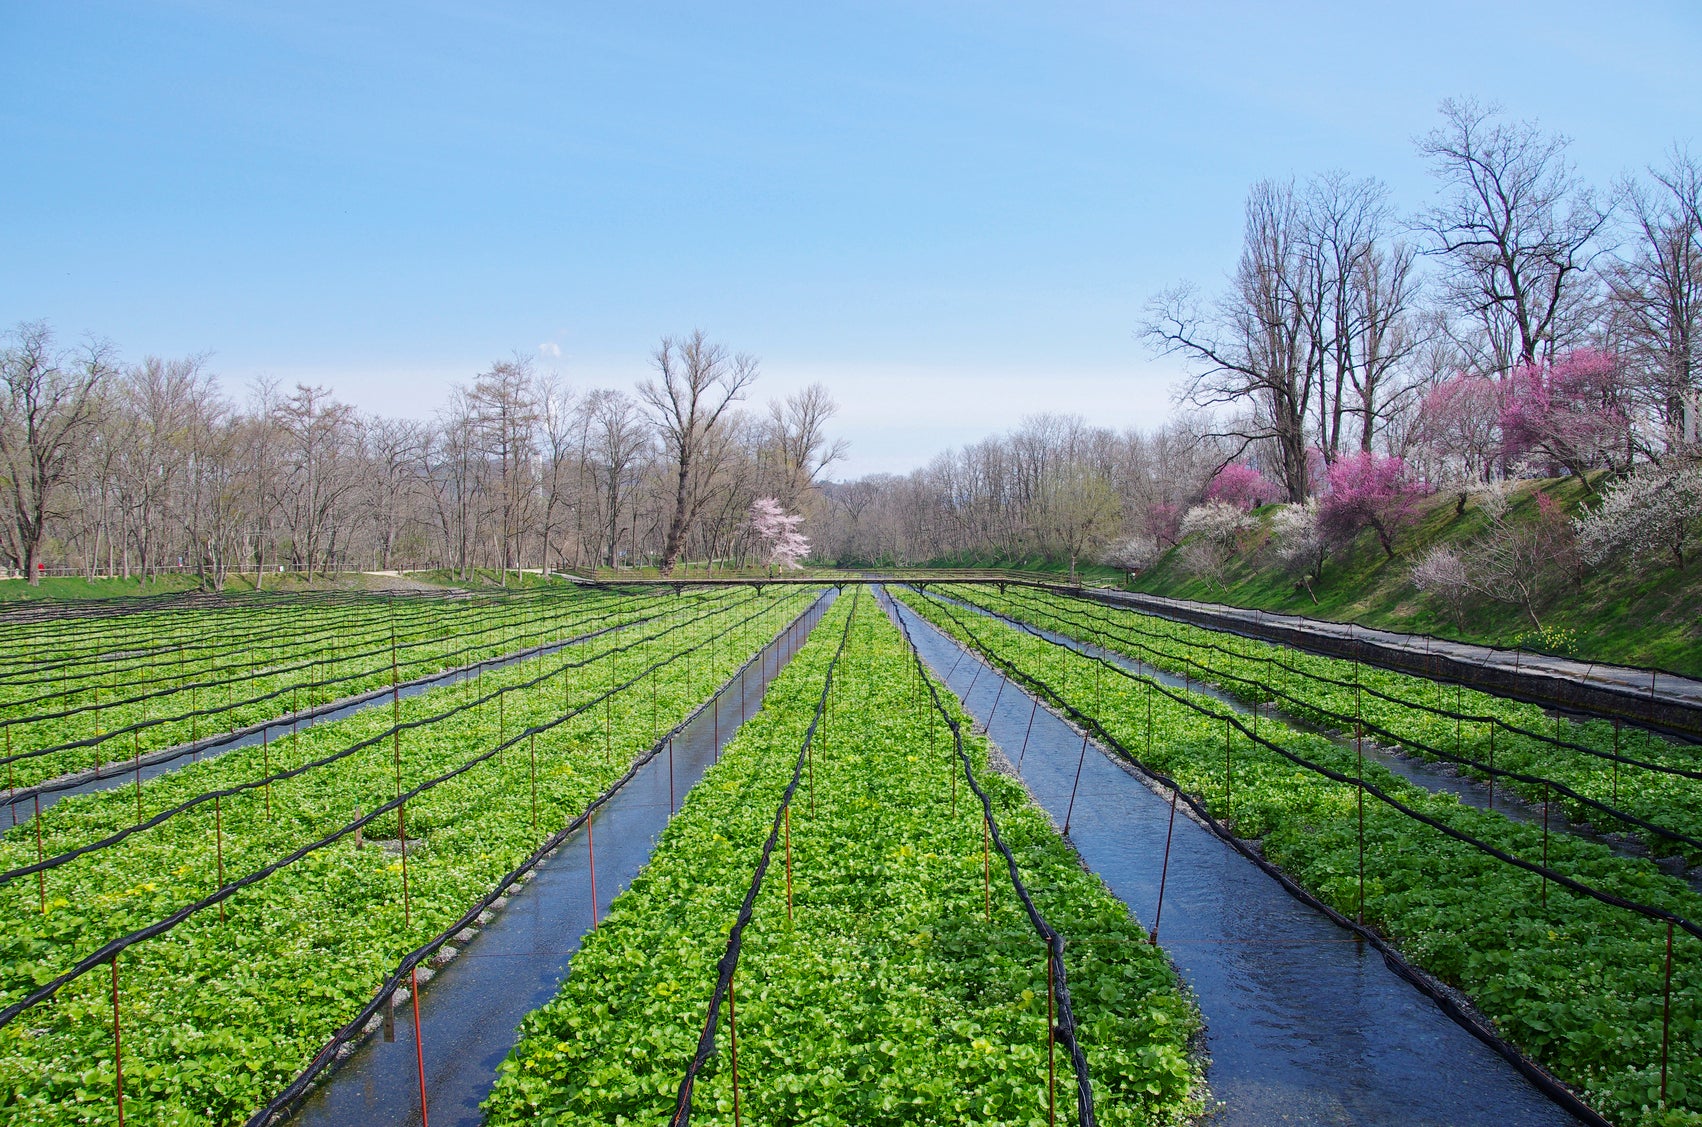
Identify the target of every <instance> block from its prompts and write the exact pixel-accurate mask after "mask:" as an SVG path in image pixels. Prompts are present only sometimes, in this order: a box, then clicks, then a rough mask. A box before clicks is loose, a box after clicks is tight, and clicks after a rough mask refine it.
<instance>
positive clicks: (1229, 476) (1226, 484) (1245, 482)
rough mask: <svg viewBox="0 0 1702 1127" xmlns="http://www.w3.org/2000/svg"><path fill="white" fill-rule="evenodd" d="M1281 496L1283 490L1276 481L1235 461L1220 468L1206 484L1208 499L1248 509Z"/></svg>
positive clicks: (1268, 502) (1266, 503) (1265, 503)
mask: <svg viewBox="0 0 1702 1127" xmlns="http://www.w3.org/2000/svg"><path fill="white" fill-rule="evenodd" d="M1280 496H1282V490H1281V489H1279V488H1278V487H1277V485H1276V483H1275V482H1273V481H1271V480H1270V479H1269V478H1267V477H1265V475H1264V474H1262V473H1260V472H1259V471H1258V470H1256V469H1254V468H1253V467H1251V466H1243V465H1240V464H1238V463H1235V462H1231V463H1230V464H1229V465H1227V466H1224V467H1223V468H1222V469H1220V470H1218V471H1217V474H1216V475H1215V476H1214V477H1213V478H1212V479H1211V484H1210V485H1208V486H1206V500H1208V501H1223V502H1225V503H1227V504H1231V505H1235V506H1237V507H1239V508H1242V509H1247V510H1252V509H1256V508H1258V507H1259V506H1260V505H1268V504H1270V503H1271V502H1272V501H1275V500H1276V499H1277V498H1278V497H1280Z"/></svg>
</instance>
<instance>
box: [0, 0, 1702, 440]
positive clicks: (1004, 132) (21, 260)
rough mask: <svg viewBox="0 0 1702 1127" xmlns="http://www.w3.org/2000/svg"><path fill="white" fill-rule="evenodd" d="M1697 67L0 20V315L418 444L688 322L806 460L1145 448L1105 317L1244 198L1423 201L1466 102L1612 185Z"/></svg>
mask: <svg viewBox="0 0 1702 1127" xmlns="http://www.w3.org/2000/svg"><path fill="white" fill-rule="evenodd" d="M1699 48H1702V5H1697V4H1694V3H1680V2H1670V3H1658V2H1654V3H1639V4H1635V5H1627V6H1625V7H1624V8H1622V9H1612V8H1610V6H1608V5H1603V4H1599V3H1593V4H1583V3H1570V2H1545V3H1540V4H1536V3H1504V4H1484V3H1481V2H1458V3H1456V2H1453V0H1448V2H1440V3H1427V4H1424V5H1411V4H1403V5H1398V6H1397V5H1375V4H1366V3H1363V0H1361V2H1359V3H1329V4H1326V3H1284V4H1281V5H1278V4H1271V3H1198V4H1176V3H1167V4H1148V3H1126V4H1091V3H1044V4H1043V3H1035V4H1028V5H1009V4H994V3H953V2H937V3H909V4H898V3H890V4H888V3H858V4H838V5H825V4H797V3H786V4H778V3H777V4H739V3H732V2H727V3H719V4H702V3H696V4H659V3H623V4H568V3H549V4H542V3H541V4H504V5H495V4H489V5H484V4H480V5H475V4H470V3H466V4H430V3H408V4H397V5H387V6H381V5H359V4H352V3H332V4H316V3H292V4H283V5H269V6H265V7H262V6H260V5H250V4H234V3H232V4H223V3H221V4H212V3H208V4H193V3H178V4H163V3H162V4H144V3H122V4H93V3H88V4H85V3H39V4H35V3H23V4H21V3H17V2H15V0H0V74H4V75H5V79H4V81H3V84H0V145H3V150H0V151H4V152H5V153H6V154H7V166H8V167H7V169H6V172H5V174H4V175H0V259H3V261H4V266H3V267H0V323H6V324H10V323H15V322H17V321H21V320H34V319H39V318H44V319H47V320H48V321H50V322H51V323H52V324H53V325H54V327H55V328H56V329H57V330H58V331H59V333H60V335H61V336H62V337H63V338H66V339H74V338H76V337H77V336H79V335H80V334H82V333H85V332H93V333H98V334H100V335H103V336H105V337H109V338H111V339H112V340H113V341H114V342H115V343H116V344H117V345H118V346H119V348H120V349H121V350H122V352H123V354H124V355H125V356H126V357H129V358H132V359H137V358H140V357H141V356H143V355H145V354H148V353H155V354H162V355H179V354H185V353H192V352H207V353H210V354H211V357H212V359H211V363H212V367H213V368H214V370H215V371H217V372H219V373H220V374H221V376H222V378H223V379H224V381H225V384H226V386H227V389H228V390H230V391H232V392H234V393H240V391H241V389H242V387H243V385H244V384H245V383H246V382H247V381H248V380H250V379H252V378H254V377H256V376H259V375H270V376H273V377H276V378H278V379H280V380H283V381H285V382H286V383H289V382H294V381H297V380H304V381H309V382H317V383H324V384H327V385H329V386H331V387H333V388H334V389H335V390H336V391H337V392H338V393H339V394H340V395H341V396H342V397H343V398H345V399H347V400H350V401H352V402H354V403H356V404H358V405H360V406H361V407H363V408H366V409H369V410H375V411H383V412H386V413H390V414H397V415H412V416H424V415H429V414H430V413H431V411H432V410H433V409H435V407H436V405H437V404H438V403H439V402H440V401H441V400H442V398H443V396H444V393H445V391H446V389H447V388H448V386H449V385H450V384H451V383H452V382H455V381H467V380H470V379H471V377H472V376H473V375H474V374H475V373H476V372H478V371H479V369H480V368H482V367H483V366H485V365H487V364H488V363H489V362H490V361H492V360H493V359H496V358H499V357H504V356H507V355H508V354H510V353H512V352H514V351H516V350H519V351H523V352H526V353H529V354H531V355H533V356H535V357H537V358H538V361H539V363H540V364H541V365H542V366H544V367H545V368H550V367H559V368H560V370H561V371H562V373H563V374H564V375H565V376H566V377H567V378H568V379H570V380H571V381H573V382H575V383H578V384H581V385H584V386H592V385H613V386H627V385H630V384H631V382H632V381H634V380H635V379H638V378H640V377H642V376H643V375H644V374H645V373H646V370H647V358H648V355H649V352H650V351H651V350H652V349H653V348H654V347H655V344H656V341H657V339H658V337H659V336H660V335H661V334H663V333H669V332H674V333H678V332H685V331H689V330H691V329H692V328H696V327H701V328H703V329H704V330H706V331H707V332H709V333H710V334H711V335H712V336H713V337H715V338H716V339H719V340H721V341H724V342H725V343H727V344H728V345H730V346H732V347H733V348H736V349H740V350H744V351H748V352H751V353H754V354H755V355H757V356H759V357H760V358H761V360H762V364H763V376H762V379H761V380H760V381H759V385H758V388H757V392H756V399H757V400H758V401H759V402H760V401H761V400H763V399H766V398H769V397H772V396H777V395H780V394H784V393H785V392H787V391H789V390H791V389H793V388H796V387H798V386H801V385H803V384H805V383H808V382H810V381H812V380H821V381H823V382H825V383H827V384H828V386H829V387H830V388H831V389H832V391H833V393H834V395H835V396H836V398H837V399H839V401H840V402H841V404H842V415H841V419H840V427H839V429H840V430H841V432H842V433H844V434H846V435H847V436H848V437H849V438H850V439H851V440H852V444H853V446H852V457H851V459H850V461H849V462H848V463H847V464H846V465H845V466H844V467H843V468H842V472H844V473H849V474H856V473H861V472H869V471H876V470H904V469H908V468H910V467H911V466H913V465H916V464H918V463H920V462H922V461H925V460H926V459H927V457H929V456H931V455H932V454H933V453H934V452H935V451H937V450H938V449H940V448H943V447H945V446H948V445H956V444H960V443H962V442H965V441H971V440H974V439H975V438H978V437H980V436H981V435H983V434H985V433H988V432H990V431H994V430H1000V429H1004V428H1005V427H1007V426H1010V425H1013V424H1014V423H1016V422H1017V421H1018V419H1019V418H1020V416H1021V415H1023V414H1025V413H1027V412H1030V411H1036V410H1044V409H1054V410H1064V411H1074V412H1079V413H1081V414H1084V415H1086V416H1088V417H1089V418H1090V419H1091V420H1093V421H1095V422H1100V423H1105V424H1108V425H1112V426H1119V427H1121V426H1142V427H1147V426H1152V425H1155V424H1156V423H1157V422H1159V421H1161V420H1162V419H1163V418H1164V416H1165V415H1166V413H1167V412H1168V411H1169V409H1170V400H1169V395H1170V389H1171V386H1172V384H1173V382H1174V380H1175V378H1176V376H1177V375H1178V374H1179V372H1178V369H1177V367H1176V366H1175V364H1174V362H1172V361H1168V360H1164V361H1158V360H1154V359H1153V358H1151V357H1150V356H1148V355H1147V353H1146V352H1145V350H1144V349H1143V347H1142V345H1141V344H1140V343H1139V342H1138V341H1137V340H1136V339H1135V335H1134V330H1135V327H1136V325H1137V324H1138V323H1139V320H1140V315H1141V306H1142V304H1143V303H1144V301H1145V300H1146V299H1147V297H1148V296H1149V295H1151V294H1152V293H1153V292H1154V291H1156V290H1158V289H1160V288H1162V287H1164V286H1166V285H1169V284H1171V283H1172V282H1174V281H1176V280H1179V279H1182V278H1192V279H1195V280H1197V281H1199V282H1200V283H1202V284H1203V285H1204V286H1206V287H1207V288H1212V287H1215V286H1216V285H1217V284H1219V282H1220V281H1221V280H1222V278H1223V277H1224V275H1225V273H1226V271H1228V270H1229V269H1230V268H1231V266H1232V265H1233V263H1234V258H1235V254H1236V251H1237V246H1238V242H1239V238H1240V211H1241V203H1242V200H1243V198H1244V196H1245V193H1246V190H1247V187H1248V185H1249V184H1250V183H1252V182H1253V181H1255V180H1257V179H1260V178H1262V177H1267V176H1277V177H1282V176H1290V175H1293V176H1299V177H1304V176H1306V175H1309V174H1311V173H1314V172H1318V171H1322V170H1325V169H1331V168H1341V169H1346V170H1348V171H1350V172H1353V173H1355V174H1371V175H1376V176H1379V177H1381V178H1382V179H1384V180H1385V181H1387V182H1388V184H1389V185H1390V187H1391V189H1392V191H1393V194H1394V197H1395V200H1396V202H1397V203H1398V204H1399V205H1400V206H1401V207H1402V208H1403V209H1407V210H1410V209H1413V208H1416V207H1418V206H1421V205H1422V204H1424V203H1425V202H1426V201H1427V199H1428V198H1429V193H1430V191H1431V184H1430V182H1429V180H1428V178H1427V177H1426V174H1425V170H1424V166H1423V164H1422V162H1421V161H1420V160H1419V159H1418V157H1417V156H1416V155H1415V153H1414V151H1413V146H1412V138H1413V137H1414V136H1415V135H1417V134H1420V133H1423V132H1425V131H1426V130H1428V129H1429V128H1431V126H1432V124H1433V123H1434V121H1435V118H1436V114H1435V110H1436V104H1437V102H1438V101H1440V100H1441V99H1442V98H1444V97H1448V96H1475V97H1479V98H1482V99H1488V100H1496V101H1500V102H1502V103H1503V104H1504V105H1505V106H1506V107H1507V108H1508V109H1509V110H1510V111H1511V112H1512V113H1514V114H1515V115H1517V116H1521V117H1534V118H1536V119H1538V120H1539V121H1540V122H1541V123H1542V124H1543V125H1544V126H1545V127H1547V128H1550V129H1553V130H1556V131H1559V132H1563V133H1566V134H1568V135H1569V136H1571V137H1572V138H1573V139H1574V145H1573V149H1572V154H1573V157H1574V159H1575V160H1576V161H1577V163H1578V165H1579V167H1580V169H1581V171H1582V172H1583V173H1584V174H1585V175H1586V176H1587V177H1589V178H1590V179H1592V180H1594V181H1596V182H1598V183H1603V184H1605V183H1606V182H1608V181H1609V180H1611V179H1612V178H1613V177H1614V176H1616V175H1618V174H1620V173H1622V172H1626V171H1629V170H1633V169H1636V168H1638V167H1640V166H1642V165H1644V164H1647V163H1650V162H1656V161H1659V160H1660V159H1661V157H1662V155H1663V153H1664V151H1665V150H1666V149H1667V148H1668V147H1669V146H1671V145H1672V144H1673V143H1674V142H1675V141H1676V142H1687V143H1689V144H1690V145H1691V146H1692V147H1693V148H1697V147H1702V136H1699V135H1698V134H1699V133H1702V127H1699V125H1698V123H1699V122H1702V78H1699V77H1698V67H1697V60H1698V58H1699V57H1702V51H1699ZM557 351H559V353H560V355H559V357H558V356H557V355H556V352H557Z"/></svg>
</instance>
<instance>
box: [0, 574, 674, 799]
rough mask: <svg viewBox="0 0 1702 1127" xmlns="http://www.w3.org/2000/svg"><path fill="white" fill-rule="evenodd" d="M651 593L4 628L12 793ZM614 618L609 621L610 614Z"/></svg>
mask: <svg viewBox="0 0 1702 1127" xmlns="http://www.w3.org/2000/svg"><path fill="white" fill-rule="evenodd" d="M653 602H654V600H651V599H637V598H633V597H631V596H620V595H617V594H612V593H597V594H592V595H580V596H576V597H571V598H569V597H564V595H563V594H562V593H561V592H560V591H552V590H548V589H544V590H534V591H530V592H522V593H517V594H513V595H503V596H468V597H462V598H445V597H435V596H434V597H411V598H380V597H374V596H357V597H353V598H345V599H335V600H328V599H303V600H297V601H289V602H272V601H268V602H264V603H262V604H260V605H258V606H256V607H253V608H249V607H246V606H241V605H239V606H236V607H225V606H219V605H215V606H193V607H189V608H180V609H176V610H172V609H162V610H157V611H151V612H147V613H139V614H134V615H110V616H105V617H101V618H91V619H80V618H74V619H69V620H59V619H55V620H49V621H44V622H40V623H35V624H31V625H29V626H22V627H20V626H15V625H14V626H9V627H8V628H7V630H6V631H5V632H4V639H5V640H4V642H3V643H0V763H4V765H5V776H4V778H3V779H0V783H3V785H4V786H5V787H6V788H7V790H8V791H9V792H15V791H16V790H17V788H27V787H30V786H31V785H33V784H39V783H42V782H43V781H45V780H52V779H57V778H61V777H64V776H67V775H71V774H73V773H76V772H81V771H89V770H97V771H98V770H100V769H101V768H102V767H103V766H106V765H114V764H120V763H123V762H126V761H129V762H134V761H135V760H136V759H139V758H141V757H143V756H146V755H147V754H148V753H150V752H155V751H157V750H159V749H161V748H168V747H174V746H177V745H180V744H184V743H188V742H192V741H195V740H198V739H201V738H203V737H206V736H210V735H214V734H216V733H222V732H227V731H230V730H233V729H239V728H243V727H245V726H248V725H253V724H258V723H260V722H262V721H266V720H272V719H275V718H277V717H279V716H283V715H287V714H291V713H297V712H302V711H309V710H312V709H314V708H316V707H318V706H322V705H324V704H326V703H327V702H330V701H336V700H341V699H344V698H347V697H351V696H358V695H360V694H363V693H369V692H372V691H374V690H379V689H383V688H387V687H388V686H390V685H391V684H392V683H393V682H394V681H396V680H401V681H404V682H406V681H409V680H412V679H414V678H418V677H423V676H428V675H431V674H435V673H439V672H441V671H443V670H446V669H452V668H457V667H461V666H466V665H472V664H476V663H479V662H483V661H488V660H490V659H493V658H497V657H500V656H503V655H508V654H513V653H515V652H516V651H520V650H524V649H527V648H530V647H543V646H547V645H549V644H551V643H557V642H561V641H564V640H566V639H569V638H572V637H574V636H576V635H577V634H579V633H581V632H584V631H589V630H597V629H607V628H609V627H610V626H614V625H619V624H620V621H621V620H622V619H623V618H624V619H626V620H630V619H635V618H638V617H642V616H643V615H644V614H645V613H647V610H646V608H647V607H648V608H650V613H654V607H653V606H651V604H652V603H653ZM611 616H614V617H611Z"/></svg>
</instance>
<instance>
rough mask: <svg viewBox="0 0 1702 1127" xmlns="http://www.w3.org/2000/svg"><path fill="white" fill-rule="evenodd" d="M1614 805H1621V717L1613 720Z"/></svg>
mask: <svg viewBox="0 0 1702 1127" xmlns="http://www.w3.org/2000/svg"><path fill="white" fill-rule="evenodd" d="M1613 757H1614V758H1613V804H1614V805H1615V806H1618V805H1619V717H1617V716H1615V717H1614V718H1613Z"/></svg>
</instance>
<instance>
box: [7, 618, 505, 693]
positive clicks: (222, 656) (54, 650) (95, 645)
mask: <svg viewBox="0 0 1702 1127" xmlns="http://www.w3.org/2000/svg"><path fill="white" fill-rule="evenodd" d="M536 597H537V596H536V595H530V596H524V597H507V598H491V597H478V598H471V599H450V598H409V599H401V600H394V599H384V598H378V597H373V596H367V597H364V598H361V599H359V600H356V601H352V602H343V603H335V604H328V603H324V602H320V601H318V600H312V599H305V598H298V599H295V600H291V601H287V602H279V601H276V600H273V601H270V602H268V603H267V604H265V605H264V606H257V607H248V606H245V605H243V604H240V603H239V604H237V605H234V606H187V607H180V608H174V609H173V610H171V611H169V612H159V611H156V612H151V613H132V614H115V615H112V616H110V617H108V618H105V619H102V620H100V623H101V625H100V629H99V630H98V632H95V633H90V634H83V635H79V634H77V633H75V627H74V626H72V625H71V624H69V623H63V622H56V623H53V624H51V626H50V627H49V628H46V629H43V628H41V627H18V628H16V629H9V630H8V632H7V640H6V643H5V649H6V650H7V651H9V656H10V659H11V660H9V661H6V662H5V664H4V666H3V667H0V672H3V674H4V682H5V684H4V686H3V688H0V700H3V701H4V702H5V708H4V714H5V715H8V716H12V715H19V714H20V713H19V706H20V705H22V704H24V703H28V702H31V701H33V702H35V708H33V709H29V710H26V712H36V711H46V710H47V709H48V705H50V704H65V703H69V704H78V703H84V702H86V701H88V700H89V699H91V698H92V696H93V695H94V693H95V692H96V691H98V690H102V689H103V688H105V689H106V690H107V691H106V692H105V693H103V695H104V696H107V697H108V698H110V697H111V695H112V691H111V686H112V685H114V684H115V683H116V684H119V685H122V686H124V687H126V688H133V687H134V686H135V685H136V684H138V683H141V682H146V681H148V680H150V679H154V678H169V679H171V680H175V679H177V677H178V676H180V675H181V674H183V673H186V672H188V671H191V670H194V671H201V672H207V671H219V670H224V669H227V668H228V669H229V670H230V671H232V672H233V673H234V672H236V671H240V672H241V673H242V674H243V675H246V674H247V672H248V669H249V666H250V665H251V664H256V665H262V666H265V665H272V664H275V663H278V662H280V661H282V660H284V659H285V658H287V657H288V655H290V654H292V653H298V652H310V651H312V650H315V649H322V648H328V647H330V646H343V647H353V648H361V647H362V646H363V645H366V646H370V645H376V644H378V643H379V642H381V641H382V642H388V640H389V633H390V627H391V624H392V623H394V624H395V627H396V632H397V636H398V639H399V640H402V639H406V638H408V637H410V636H411V635H413V634H415V633H417V632H418V631H419V630H420V629H421V628H422V627H423V628H430V629H433V630H435V629H436V628H437V627H438V626H439V625H440V624H441V623H442V622H444V621H445V620H451V619H453V620H464V621H471V620H473V619H474V618H475V617H486V616H492V615H497V616H500V615H504V614H507V613H509V612H510V609H511V608H512V609H514V610H519V609H521V608H523V607H524V606H526V605H527V604H528V603H531V602H534V601H535V600H536ZM67 631H70V633H67Z"/></svg>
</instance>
